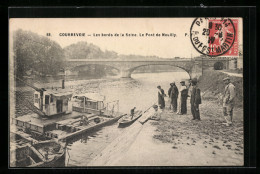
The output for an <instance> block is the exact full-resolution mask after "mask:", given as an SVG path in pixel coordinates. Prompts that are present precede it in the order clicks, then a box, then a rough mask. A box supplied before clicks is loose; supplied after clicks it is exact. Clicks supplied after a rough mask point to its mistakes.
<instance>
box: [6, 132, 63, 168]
mask: <svg viewBox="0 0 260 174" xmlns="http://www.w3.org/2000/svg"><path fill="white" fill-rule="evenodd" d="M10 140H11V141H10V167H65V156H66V150H65V148H64V147H63V146H62V145H61V144H60V143H57V142H55V141H42V142H35V143H32V142H31V141H28V140H27V139H24V138H22V137H20V136H19V135H18V134H15V133H11V134H10Z"/></svg>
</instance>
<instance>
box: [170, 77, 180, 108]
mask: <svg viewBox="0 0 260 174" xmlns="http://www.w3.org/2000/svg"><path fill="white" fill-rule="evenodd" d="M170 85H171V88H170V89H169V91H168V95H169V97H170V99H171V104H170V106H171V108H172V111H173V112H177V106H178V104H177V99H178V95H179V90H178V88H177V86H176V85H175V82H173V83H171V84H170Z"/></svg>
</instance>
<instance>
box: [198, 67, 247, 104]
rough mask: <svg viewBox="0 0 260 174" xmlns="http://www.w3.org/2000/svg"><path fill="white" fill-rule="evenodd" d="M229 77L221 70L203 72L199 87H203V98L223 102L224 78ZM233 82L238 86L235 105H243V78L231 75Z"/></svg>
mask: <svg viewBox="0 0 260 174" xmlns="http://www.w3.org/2000/svg"><path fill="white" fill-rule="evenodd" d="M225 77H228V75H227V74H224V73H222V72H219V71H214V70H207V71H204V72H203V76H202V77H201V78H200V79H199V84H198V86H199V88H200V89H201V95H202V99H203V100H213V101H214V100H215V101H218V102H219V103H221V102H222V101H221V94H223V93H224V89H225V84H224V83H223V79H224V78H225ZM229 77H230V79H231V82H232V83H233V84H234V85H235V87H236V98H235V105H236V106H238V107H242V106H243V78H241V77H234V76H229Z"/></svg>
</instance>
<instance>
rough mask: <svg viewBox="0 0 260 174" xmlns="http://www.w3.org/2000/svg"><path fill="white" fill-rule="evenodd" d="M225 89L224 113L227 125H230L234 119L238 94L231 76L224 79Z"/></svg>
mask: <svg viewBox="0 0 260 174" xmlns="http://www.w3.org/2000/svg"><path fill="white" fill-rule="evenodd" d="M223 82H224V83H225V85H226V86H225V91H224V95H223V115H224V118H225V120H226V123H225V125H226V126H230V125H231V124H232V120H233V108H234V99H235V96H236V92H235V86H234V85H233V84H232V83H231V82H230V78H229V77H226V78H224V79H223Z"/></svg>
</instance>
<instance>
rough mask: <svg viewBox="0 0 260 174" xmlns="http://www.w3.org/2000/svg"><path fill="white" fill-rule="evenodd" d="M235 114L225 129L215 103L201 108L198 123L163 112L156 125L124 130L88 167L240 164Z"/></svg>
mask: <svg viewBox="0 0 260 174" xmlns="http://www.w3.org/2000/svg"><path fill="white" fill-rule="evenodd" d="M188 108H189V106H188ZM234 115H235V116H234V125H233V126H232V127H225V126H224V125H222V124H221V122H223V118H222V117H221V107H219V106H216V103H214V102H210V101H208V102H204V104H203V105H201V119H202V120H201V121H191V118H192V116H191V115H190V113H188V114H187V115H176V114H175V113H170V112H169V110H167V109H166V110H165V111H164V112H163V115H162V118H161V120H160V121H158V122H156V121H148V122H147V123H145V124H144V125H141V124H140V123H139V122H135V123H134V124H133V125H131V126H130V127H129V128H126V130H125V131H124V132H123V133H122V134H121V135H120V136H119V137H117V138H116V139H115V140H114V141H113V142H112V143H111V144H109V145H108V146H107V147H106V148H105V149H104V150H103V151H102V153H101V154H100V155H99V156H97V157H96V158H94V159H93V160H92V161H91V162H90V163H89V164H88V166H235V165H243V119H242V118H243V117H242V116H243V114H242V111H241V109H237V108H236V110H235V114H234Z"/></svg>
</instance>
